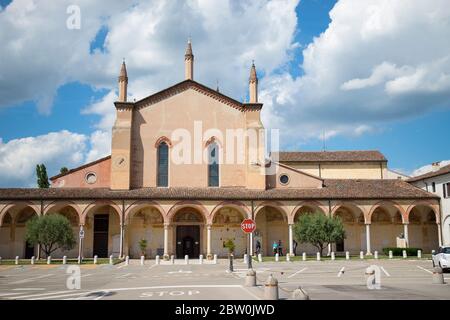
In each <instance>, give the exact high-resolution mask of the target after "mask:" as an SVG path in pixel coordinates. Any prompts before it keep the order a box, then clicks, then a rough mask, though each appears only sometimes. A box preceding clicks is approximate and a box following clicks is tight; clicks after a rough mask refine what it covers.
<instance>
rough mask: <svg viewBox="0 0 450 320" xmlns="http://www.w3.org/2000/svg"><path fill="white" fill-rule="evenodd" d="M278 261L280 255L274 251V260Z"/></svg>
mask: <svg viewBox="0 0 450 320" xmlns="http://www.w3.org/2000/svg"><path fill="white" fill-rule="evenodd" d="M278 261H280V255H279V254H278V253H275V262H278Z"/></svg>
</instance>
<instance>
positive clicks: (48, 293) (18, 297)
mask: <svg viewBox="0 0 450 320" xmlns="http://www.w3.org/2000/svg"><path fill="white" fill-rule="evenodd" d="M66 292H73V290H70V291H55V292H47V293H34V294H28V295H24V296H17V297H13V298H10V299H26V298H33V297H44V296H51V295H57V294H62V293H66Z"/></svg>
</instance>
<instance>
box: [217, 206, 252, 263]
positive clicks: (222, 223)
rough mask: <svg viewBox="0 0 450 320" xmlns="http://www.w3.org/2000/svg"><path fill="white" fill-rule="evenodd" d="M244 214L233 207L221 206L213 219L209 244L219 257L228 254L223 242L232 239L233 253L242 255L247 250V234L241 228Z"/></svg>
mask: <svg viewBox="0 0 450 320" xmlns="http://www.w3.org/2000/svg"><path fill="white" fill-rule="evenodd" d="M242 220H244V215H243V214H242V213H241V212H239V211H238V210H236V209H235V208H230V207H224V208H221V209H220V210H219V211H218V212H217V213H216V214H215V215H214V219H213V224H212V228H213V232H212V239H211V242H212V243H211V245H212V248H214V249H213V251H214V253H217V255H219V256H221V257H226V256H227V255H228V249H227V248H225V242H226V241H227V240H229V239H230V240H232V241H233V242H234V245H235V249H234V255H235V256H242V255H243V254H244V253H245V251H246V250H247V248H246V247H247V242H246V241H247V236H246V234H244V233H243V232H242V230H241V222H242Z"/></svg>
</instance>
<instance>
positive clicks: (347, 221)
mask: <svg viewBox="0 0 450 320" xmlns="http://www.w3.org/2000/svg"><path fill="white" fill-rule="evenodd" d="M334 216H335V217H338V218H339V219H341V221H342V223H343V225H344V230H345V239H343V240H342V241H339V242H337V243H336V244H335V248H334V251H336V252H344V251H349V252H351V253H356V252H359V251H360V250H361V249H362V248H365V247H366V243H365V241H366V239H365V237H361V235H362V234H364V233H365V225H364V214H363V213H362V211H361V209H360V208H358V207H357V206H356V205H354V204H351V203H346V204H343V205H341V206H339V207H338V208H337V209H336V211H334Z"/></svg>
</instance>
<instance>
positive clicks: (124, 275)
mask: <svg viewBox="0 0 450 320" xmlns="http://www.w3.org/2000/svg"><path fill="white" fill-rule="evenodd" d="M131 275H132V273H125V274H122V275H120V276H118V277H116V279H123V278H126V277H128V276H131Z"/></svg>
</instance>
